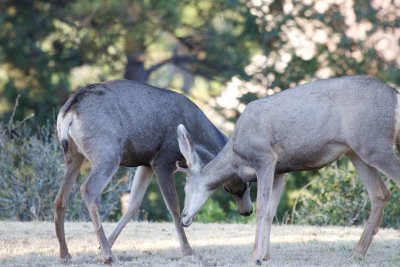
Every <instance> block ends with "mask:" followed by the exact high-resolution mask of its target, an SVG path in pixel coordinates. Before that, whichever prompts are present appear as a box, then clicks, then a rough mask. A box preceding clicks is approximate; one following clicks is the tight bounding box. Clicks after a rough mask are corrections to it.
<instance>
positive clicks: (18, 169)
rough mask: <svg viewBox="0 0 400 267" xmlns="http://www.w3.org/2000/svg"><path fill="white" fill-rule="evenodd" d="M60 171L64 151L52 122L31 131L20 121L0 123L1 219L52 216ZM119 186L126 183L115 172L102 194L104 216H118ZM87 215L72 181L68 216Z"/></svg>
mask: <svg viewBox="0 0 400 267" xmlns="http://www.w3.org/2000/svg"><path fill="white" fill-rule="evenodd" d="M63 174H64V161H63V155H62V151H61V149H60V146H59V144H58V141H57V135H56V134H55V133H54V128H53V127H52V126H51V125H47V126H44V127H40V128H39V129H38V130H37V132H35V133H33V132H32V131H31V130H30V128H29V127H28V126H27V125H26V124H23V123H21V122H16V123H12V122H10V123H9V124H0V219H14V220H21V221H28V220H52V219H53V213H54V208H53V201H54V199H55V197H56V194H57V191H58V188H59V186H60V184H61V179H62V177H63ZM119 177H120V175H119ZM122 190H126V184H125V183H123V181H121V179H120V178H118V175H117V177H116V178H114V179H113V180H112V182H111V183H110V184H109V185H108V187H107V188H106V189H105V191H104V193H103V195H102V205H101V209H100V213H101V214H102V216H103V217H105V218H109V219H112V218H114V219H115V218H118V217H116V214H118V216H119V214H120V212H119V196H120V192H121V191H122ZM88 218H89V216H88V212H87V210H86V207H85V204H84V203H83V201H82V199H81V197H80V194H79V186H78V185H75V186H74V188H73V190H72V193H71V196H70V198H69V207H68V209H67V219H68V220H86V219H88Z"/></svg>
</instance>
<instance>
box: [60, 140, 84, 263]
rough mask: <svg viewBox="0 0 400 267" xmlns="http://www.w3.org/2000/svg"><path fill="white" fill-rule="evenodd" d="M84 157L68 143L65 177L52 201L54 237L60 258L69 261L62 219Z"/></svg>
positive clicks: (65, 156) (73, 145)
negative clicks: (58, 245) (57, 243)
mask: <svg viewBox="0 0 400 267" xmlns="http://www.w3.org/2000/svg"><path fill="white" fill-rule="evenodd" d="M83 160H84V157H83V155H82V154H80V153H79V152H78V150H77V148H76V146H75V144H74V143H73V142H72V140H70V141H69V150H68V151H67V153H66V154H65V155H64V162H65V175H64V179H63V180H62V182H61V186H60V189H59V190H58V193H57V196H56V198H55V200H54V208H55V211H54V224H55V228H56V235H57V239H58V242H59V244H60V258H61V259H70V258H71V255H70V254H69V252H68V247H67V244H66V242H65V232H64V219H65V211H66V209H67V204H68V196H69V194H70V192H71V189H72V186H73V185H74V183H75V181H76V177H77V176H78V174H79V169H80V167H81V165H82V162H83Z"/></svg>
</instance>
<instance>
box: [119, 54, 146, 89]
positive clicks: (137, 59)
mask: <svg viewBox="0 0 400 267" xmlns="http://www.w3.org/2000/svg"><path fill="white" fill-rule="evenodd" d="M127 58H128V61H127V63H126V67H125V73H124V78H125V79H128V80H132V81H137V82H141V83H146V82H147V80H148V79H149V74H148V71H147V70H146V69H145V67H144V55H143V53H140V54H139V53H135V54H133V55H128V56H127Z"/></svg>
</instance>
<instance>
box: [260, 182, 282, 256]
mask: <svg viewBox="0 0 400 267" xmlns="http://www.w3.org/2000/svg"><path fill="white" fill-rule="evenodd" d="M286 176H287V174H278V175H275V177H274V185H273V187H272V195H271V200H270V205H269V211H268V212H269V214H270V215H271V216H267V226H266V227H267V231H266V232H267V233H268V234H270V233H271V227H272V221H273V218H274V216H275V213H276V208H277V207H278V204H279V201H280V199H281V196H282V192H283V189H284V188H285V184H286ZM270 245H271V243H270V237H268V242H267V243H266V246H267V247H266V248H265V254H264V255H263V260H269V259H270V254H269V253H270V251H271V247H270Z"/></svg>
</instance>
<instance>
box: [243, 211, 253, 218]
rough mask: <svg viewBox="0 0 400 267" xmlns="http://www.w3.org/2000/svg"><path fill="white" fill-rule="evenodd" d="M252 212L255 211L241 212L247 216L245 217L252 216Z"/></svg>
mask: <svg viewBox="0 0 400 267" xmlns="http://www.w3.org/2000/svg"><path fill="white" fill-rule="evenodd" d="M252 213H253V212H252V211H246V212H242V213H241V214H242V215H243V216H245V217H248V216H250V215H251V214H252Z"/></svg>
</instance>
